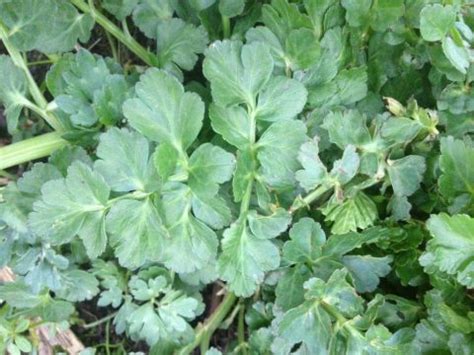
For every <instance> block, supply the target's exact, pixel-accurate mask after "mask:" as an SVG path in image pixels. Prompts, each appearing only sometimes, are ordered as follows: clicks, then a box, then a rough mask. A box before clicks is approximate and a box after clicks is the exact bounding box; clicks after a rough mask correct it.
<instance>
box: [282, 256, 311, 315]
mask: <svg viewBox="0 0 474 355" xmlns="http://www.w3.org/2000/svg"><path fill="white" fill-rule="evenodd" d="M311 276H312V275H311V272H310V270H309V269H308V268H307V267H306V266H305V265H297V266H294V267H292V268H290V269H288V271H287V272H285V273H284V274H283V276H282V277H281V278H280V279H279V280H278V284H277V285H276V288H275V296H276V299H275V303H276V305H278V306H279V307H281V308H282V309H283V310H284V311H288V310H289V309H291V308H294V307H296V306H299V305H300V304H301V303H303V301H304V288H303V285H304V283H305V282H306V281H308V279H309V278H310V277H311Z"/></svg>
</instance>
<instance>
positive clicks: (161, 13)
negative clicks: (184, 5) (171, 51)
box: [133, 0, 174, 38]
mask: <svg viewBox="0 0 474 355" xmlns="http://www.w3.org/2000/svg"><path fill="white" fill-rule="evenodd" d="M173 5H174V4H173V2H172V1H170V0H139V5H138V6H137V7H135V10H134V11H133V22H134V23H135V25H136V26H137V27H138V28H139V29H140V31H142V32H143V33H144V34H145V35H146V36H147V37H148V38H156V35H157V33H158V31H157V26H158V24H159V23H162V22H164V23H166V22H167V21H169V20H170V19H171V18H172V17H173V13H174V6H173Z"/></svg>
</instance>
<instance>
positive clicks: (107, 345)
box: [105, 319, 110, 355]
mask: <svg viewBox="0 0 474 355" xmlns="http://www.w3.org/2000/svg"><path fill="white" fill-rule="evenodd" d="M105 353H106V354H107V355H110V319H109V320H108V321H107V323H105Z"/></svg>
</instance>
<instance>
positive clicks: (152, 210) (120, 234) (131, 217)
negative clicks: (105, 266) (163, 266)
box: [106, 198, 165, 269]
mask: <svg viewBox="0 0 474 355" xmlns="http://www.w3.org/2000/svg"><path fill="white" fill-rule="evenodd" d="M106 222H107V231H108V232H109V233H110V244H111V245H112V247H113V248H114V249H115V255H116V256H117V258H118V260H119V262H120V264H121V265H122V266H124V267H127V268H130V269H135V268H138V267H140V266H142V265H143V264H144V263H145V262H147V261H155V262H156V261H160V260H161V259H162V254H163V249H164V246H163V243H164V241H163V239H164V235H165V231H164V229H163V226H162V224H161V218H160V216H159V214H158V211H157V209H156V206H155V204H154V203H153V201H152V200H151V198H146V199H145V200H144V201H137V200H122V201H118V202H117V203H116V204H114V205H113V207H112V208H111V210H110V212H109V213H108V215H107V221H106Z"/></svg>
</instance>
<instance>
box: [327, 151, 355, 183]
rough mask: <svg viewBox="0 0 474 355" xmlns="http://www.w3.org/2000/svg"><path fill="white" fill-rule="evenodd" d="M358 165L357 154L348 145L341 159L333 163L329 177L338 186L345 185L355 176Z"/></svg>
mask: <svg viewBox="0 0 474 355" xmlns="http://www.w3.org/2000/svg"><path fill="white" fill-rule="evenodd" d="M359 165H360V158H359V154H357V153H356V150H355V147H354V146H353V145H348V146H347V147H346V149H344V152H343V153H342V158H341V159H339V160H336V161H335V162H334V166H333V167H332V169H331V172H330V174H329V175H330V176H331V178H333V179H336V180H337V181H338V182H339V183H340V184H347V183H348V182H349V181H351V180H352V178H353V177H354V176H356V174H357V172H358V170H359Z"/></svg>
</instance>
